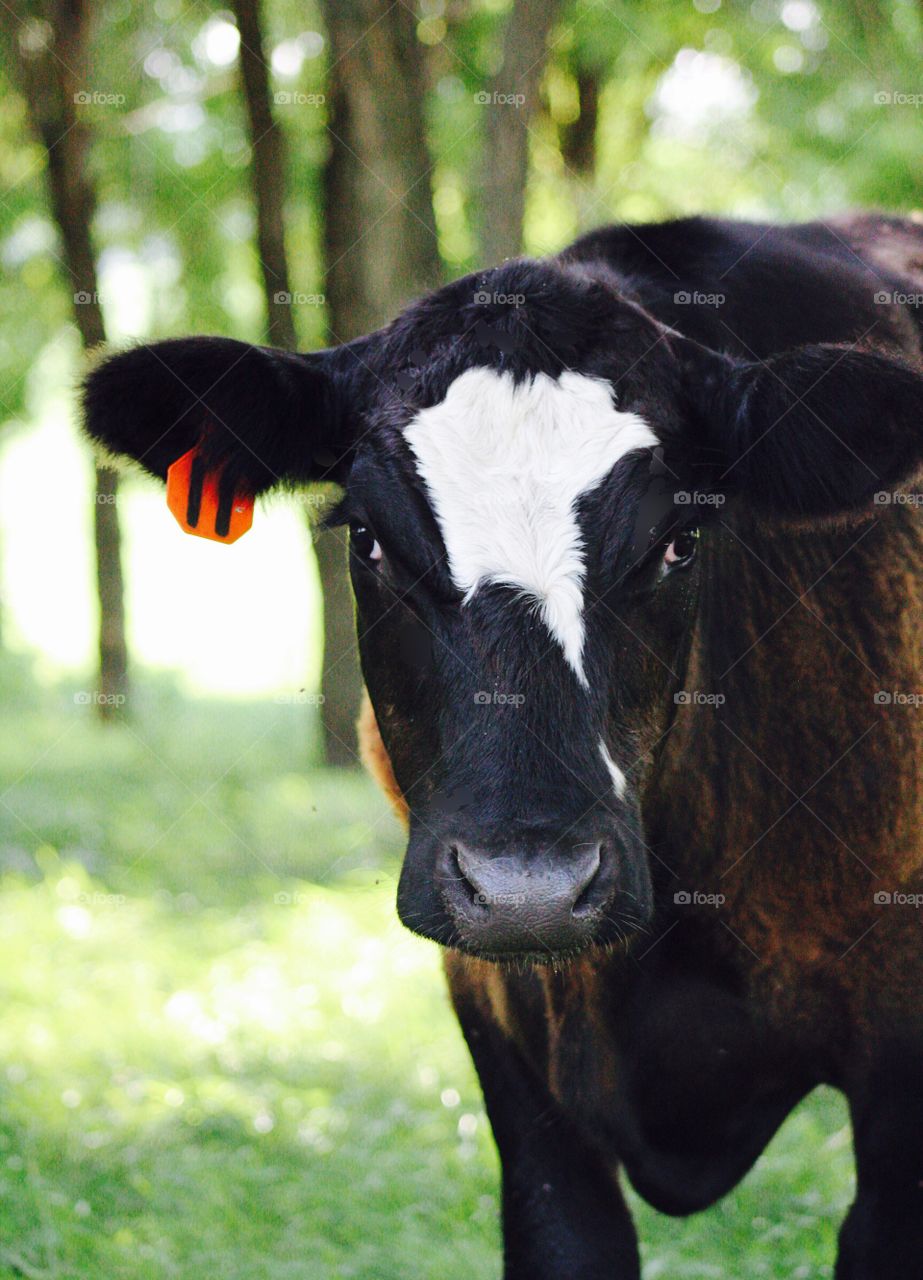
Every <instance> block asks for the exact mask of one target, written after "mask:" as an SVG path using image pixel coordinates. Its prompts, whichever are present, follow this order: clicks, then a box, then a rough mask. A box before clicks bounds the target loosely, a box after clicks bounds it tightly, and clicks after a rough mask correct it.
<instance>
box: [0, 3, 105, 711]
mask: <svg viewBox="0 0 923 1280" xmlns="http://www.w3.org/2000/svg"><path fill="white" fill-rule="evenodd" d="M20 9H21V10H22V12H23V14H24V16H25V17H26V19H27V21H26V22H23V23H21V22H20V21H19V19H18V18H16V16H15V15H14V14H13V13H12V12H11V11H10V10H5V14H6V16H5V18H0V21H4V22H5V23H7V24H10V23H13V24H14V27H13V30H12V34H13V35H15V37H16V38H17V40H18V43H19V48H20V53H21V57H20V59H19V66H20V67H21V69H22V76H23V86H24V92H25V97H26V102H27V106H28V110H29V116H30V119H31V122H32V125H33V128H34V129H35V131H36V133H37V134H38V136H39V137H40V139H41V141H42V143H43V144H44V147H45V152H46V158H47V175H48V192H49V198H50V202H51V211H52V215H53V217H54V220H55V223H56V224H57V227H58V232H59V234H60V237H61V243H62V249H63V254H62V257H61V264H62V266H63V267H64V268H65V270H66V273H67V279H68V286H69V288H70V289H71V294H72V298H73V311H74V320H75V323H76V325H77V329H78V331H79V333H80V338H81V342H82V343H83V346H84V348H85V349H87V350H89V349H90V348H92V347H95V346H98V345H99V344H100V343H102V342H105V340H106V331H105V327H104V323H103V313H102V307H101V306H100V301H99V289H98V284H97V277H96V259H95V256H94V253H93V243H92V234H91V227H92V221H93V213H94V210H95V203H96V195H95V191H94V189H93V185H92V182H91V181H90V178H89V176H88V173H87V155H88V151H89V144H90V135H89V130H88V129H87V128H86V126H85V125H84V124H83V123H82V121H81V120H80V119H79V117H78V114H77V109H76V95H77V94H78V93H79V92H80V91H81V90H82V89H83V88H84V87H85V85H86V83H87V78H86V76H85V74H84V69H85V67H86V42H85V36H86V25H87V12H86V7H85V4H84V2H83V0H51V2H50V3H44V4H39V3H33V4H23V5H21V6H20ZM95 499H96V500H95V508H94V533H95V543H96V579H97V584H98V591H99V688H98V690H97V697H96V699H95V703H96V707H97V709H98V712H99V715H100V716H101V717H102V719H103V720H109V719H112V718H114V717H115V716H116V715H117V714H118V713H119V712H120V711H121V709H122V707H123V706H124V703H125V700H126V696H127V692H128V649H127V645H126V641H125V612H124V602H123V601H124V596H123V582H122V559H121V544H122V539H121V529H120V524H119V512H118V475H117V474H116V473H115V472H114V471H112V470H111V469H110V468H108V467H97V468H96V494H95Z"/></svg>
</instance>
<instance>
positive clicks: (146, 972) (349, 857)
mask: <svg viewBox="0 0 923 1280" xmlns="http://www.w3.org/2000/svg"><path fill="white" fill-rule="evenodd" d="M0 694H2V696H0V748H2V750H0V794H2V804H0V866H2V868H3V870H2V875H0V901H2V904H3V927H2V929H0V1004H2V1008H3V1017H2V1018H0V1196H2V1202H3V1228H4V1229H3V1233H2V1241H0V1277H2V1278H3V1280H6V1277H10V1278H11V1280H12V1277H13V1276H17V1275H22V1274H25V1275H28V1276H36V1277H42V1278H43V1280H85V1277H87V1276H94V1277H95V1276H100V1277H102V1276H105V1277H107V1280H108V1278H109V1277H112V1278H113V1280H148V1278H149V1277H155V1276H156V1277H158V1280H160V1278H161V1277H176V1278H178V1280H195V1278H196V1277H198V1276H200V1275H203V1274H204V1275H220V1276H221V1277H222V1280H295V1277H298V1278H299V1280H300V1278H301V1277H304V1276H310V1277H311V1280H334V1278H335V1277H357V1278H358V1280H404V1278H405V1277H407V1276H410V1275H413V1276H427V1277H428V1276H438V1277H439V1278H440V1280H468V1278H469V1277H471V1276H485V1277H486V1276H497V1275H499V1257H500V1245H499V1235H498V1222H497V1214H498V1169H497V1161H496V1156H495V1152H494V1150H493V1146H492V1142H491V1139H490V1135H489V1130H488V1127H487V1123H486V1119H485V1117H484V1114H483V1108H482V1103H481V1099H480V1095H479V1091H478V1087H477V1082H476V1079H475V1077H474V1073H473V1070H472V1068H471V1066H470V1063H469V1061H468V1058H467V1054H466V1051H465V1049H464V1046H463V1044H462V1041H461V1036H460V1033H459V1031H458V1028H457V1025H456V1023H455V1021H454V1018H453V1017H452V1014H451V1012H450V1010H449V1007H448V1001H447V999H446V997H445V994H444V991H443V986H442V979H441V974H440V971H439V959H438V953H437V950H436V948H435V947H433V946H431V945H430V944H428V943H425V942H423V941H421V940H419V939H416V938H413V937H412V936H411V935H410V934H408V933H406V932H405V931H404V930H403V929H402V928H401V927H400V926H399V924H398V922H397V919H396V916H395V913H394V891H395V877H396V871H397V868H398V865H399V856H400V845H401V841H400V837H399V833H398V832H397V830H396V825H395V823H394V822H393V819H391V818H390V817H389V815H388V813H387V811H386V807H385V803H384V801H383V800H382V799H381V797H380V796H378V795H377V793H376V792H375V790H374V788H373V786H372V784H371V782H370V781H368V780H367V779H365V778H363V777H362V776H360V775H358V774H357V775H355V776H345V777H344V776H343V775H339V776H338V778H337V780H336V784H335V785H334V784H333V783H332V781H331V779H330V778H329V777H325V776H324V775H323V774H318V773H303V772H302V771H300V770H297V769H295V768H294V767H293V764H292V761H293V759H295V758H297V752H296V751H295V746H296V743H297V741H298V737H299V734H302V735H303V733H304V730H303V729H299V728H298V727H297V725H296V723H295V718H296V715H303V714H304V709H303V708H291V707H284V708H280V707H279V706H278V705H276V704H271V705H269V706H265V705H264V706H260V705H255V706H249V707H244V706H240V705H236V704H228V705H221V704H215V703H206V702H203V703H199V704H195V705H189V704H184V703H182V702H181V701H180V700H178V699H177V698H176V697H175V695H173V694H172V692H171V691H170V690H169V688H166V687H163V686H160V687H157V686H146V687H145V689H144V691H143V693H142V696H141V697H140V699H139V702H138V704H137V705H136V706H135V707H134V709H133V717H132V720H131V721H130V723H129V724H128V725H125V726H120V727H118V728H116V729H115V730H109V731H104V730H102V729H100V728H99V727H98V726H97V725H96V724H95V723H94V722H93V720H92V715H91V710H90V709H89V708H87V707H86V706H84V705H82V704H81V703H80V702H75V701H74V696H75V695H74V691H73V690H72V689H65V688H51V689H48V688H45V689H42V688H39V687H38V686H36V685H35V684H34V683H33V681H32V680H31V677H30V674H29V671H28V668H27V666H26V665H25V664H24V663H21V662H20V663H13V662H12V661H11V660H9V659H7V660H4V662H3V664H2V665H0ZM845 1123H846V1118H845V1112H844V1107H843V1105H842V1104H841V1102H840V1101H839V1100H838V1099H836V1098H834V1096H833V1095H832V1094H829V1093H824V1092H822V1093H820V1094H818V1095H816V1096H815V1097H814V1098H813V1099H812V1100H811V1101H810V1102H809V1103H808V1104H807V1105H806V1106H804V1107H802V1108H801V1109H800V1110H799V1112H798V1113H797V1114H796V1115H795V1116H794V1117H793V1118H792V1119H791V1120H790V1121H789V1122H788V1123H787V1125H786V1126H785V1128H784V1129H783V1131H782V1133H781V1134H780V1136H779V1137H778V1138H777V1139H776V1140H775V1142H774V1143H773V1144H772V1146H771V1148H770V1150H769V1151H768V1152H767V1154H766V1155H765V1156H764V1157H763V1158H762V1160H761V1161H760V1162H759V1165H758V1166H757V1168H756V1170H755V1171H754V1172H753V1173H752V1174H751V1175H750V1176H749V1177H748V1178H747V1180H746V1181H745V1183H744V1184H743V1186H742V1187H741V1188H739V1189H738V1190H737V1191H736V1192H735V1193H734V1194H733V1195H732V1196H730V1197H729V1198H728V1200H727V1201H725V1202H724V1203H723V1204H721V1205H720V1206H718V1207H717V1208H715V1209H713V1210H711V1211H710V1212H708V1213H706V1214H703V1215H701V1216H698V1217H696V1218H694V1219H691V1220H688V1221H682V1222H673V1221H669V1220H666V1219H664V1218H661V1217H659V1216H658V1215H656V1214H654V1213H653V1212H651V1211H650V1210H648V1209H646V1208H644V1207H643V1206H641V1207H640V1209H639V1227H640V1233H641V1236H642V1240H643V1241H644V1256H645V1264H646V1265H645V1273H644V1274H645V1277H646V1280H656V1277H670V1280H681V1278H683V1277H690V1278H691V1277H703V1276H715V1277H725V1276H730V1275H733V1276H739V1277H741V1280H750V1278H751V1277H760V1276H767V1277H779V1278H780V1280H781V1278H782V1277H785V1280H792V1278H793V1277H809V1278H810V1280H818V1278H819V1277H822V1276H824V1275H829V1264H830V1260H831V1259H832V1256H833V1248H834V1238H835V1233H836V1225H837V1221H838V1218H839V1217H840V1215H841V1214H842V1212H843V1210H844V1208H845V1206H846V1203H847V1201H848V1198H849V1194H850V1190H851V1185H850V1178H851V1174H850V1153H849V1143H848V1135H847V1131H846V1129H845ZM743 1258H746V1260H747V1262H746V1269H745V1270H744V1269H742V1268H743V1264H742V1262H741V1260H742V1259H743ZM13 1264H15V1266H14V1265H13Z"/></svg>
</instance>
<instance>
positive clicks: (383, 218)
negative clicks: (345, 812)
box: [315, 0, 441, 763]
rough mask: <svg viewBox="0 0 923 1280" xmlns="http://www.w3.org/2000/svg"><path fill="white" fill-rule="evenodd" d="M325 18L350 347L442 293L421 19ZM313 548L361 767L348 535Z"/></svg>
mask: <svg viewBox="0 0 923 1280" xmlns="http://www.w3.org/2000/svg"><path fill="white" fill-rule="evenodd" d="M324 13H325V20H326V24H327V31H328V34H329V37H330V57H331V62H330V68H329V73H328V99H329V101H328V107H329V111H330V125H329V135H330V150H329V153H328V158H327V162H326V165H325V168H324V258H325V289H326V295H327V316H328V323H329V330H330V340H331V342H344V341H347V340H348V339H350V338H353V337H356V336H357V335H358V334H360V333H366V332H368V331H369V330H371V329H376V328H378V326H379V325H381V324H384V323H385V322H386V321H387V320H389V319H390V318H391V317H392V316H394V315H395V314H396V313H397V312H398V311H399V310H400V309H401V307H403V306H404V305H405V304H406V303H407V302H409V301H410V300H411V299H413V298H415V297H418V296H419V295H420V294H421V293H424V292H426V290H428V289H431V288H433V287H434V286H435V285H436V284H438V283H439V279H440V276H441V264H440V258H439V249H438V242H437V237H436V222H435V217H434V214H433V201H432V189H431V183H430V169H431V160H430V156H429V150H428V147H427V143H426V128H425V120H424V114H423V103H424V100H425V91H426V85H425V76H424V66H423V56H422V48H421V46H420V44H419V42H418V40H417V37H416V21H415V19H414V15H413V13H412V12H411V11H410V10H409V8H408V7H407V6H405V5H403V4H396V5H392V6H390V8H388V9H387V10H386V11H385V12H384V13H383V12H382V6H381V5H380V4H377V3H375V0H326V3H325V5H324ZM385 103H393V104H395V107H394V109H390V110H386V109H384V107H383V104H385ZM315 548H316V551H317V558H318V564H319V566H320V568H321V577H322V580H323V582H324V599H325V602H326V601H329V602H330V603H329V605H328V606H327V611H326V613H325V629H324V631H325V634H324V641H325V643H324V670H323V676H322V691H323V694H324V698H325V703H324V710H325V713H326V722H325V726H326V728H327V732H328V741H327V749H328V754H329V758H330V759H331V760H332V761H334V762H337V763H339V762H342V761H343V760H344V756H346V757H347V758H349V759H350V760H352V759H354V753H353V743H354V737H355V731H354V725H355V719H356V714H357V711H358V705H359V696H360V692H361V678H360V677H359V674H358V663H357V660H356V643H355V629H354V626H353V606H352V598H351V595H350V593H349V590H348V587H347V584H346V580H345V573H344V566H345V563H346V541H345V536H344V533H343V531H342V530H340V529H333V530H329V531H327V532H324V533H321V534H319V536H318V538H317V541H316V543H315ZM353 673H355V678H354V676H353ZM347 733H348V738H347ZM347 753H348V755H347Z"/></svg>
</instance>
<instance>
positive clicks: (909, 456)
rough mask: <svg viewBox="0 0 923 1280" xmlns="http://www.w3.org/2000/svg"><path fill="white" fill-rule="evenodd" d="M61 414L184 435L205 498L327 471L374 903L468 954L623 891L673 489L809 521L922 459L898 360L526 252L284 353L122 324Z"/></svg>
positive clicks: (688, 616) (158, 462) (544, 933)
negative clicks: (125, 339)
mask: <svg viewBox="0 0 923 1280" xmlns="http://www.w3.org/2000/svg"><path fill="white" fill-rule="evenodd" d="M85 408H86V423H87V428H88V431H89V433H90V435H91V436H92V437H93V438H94V439H96V440H97V441H100V442H102V444H104V445H105V446H106V447H107V448H108V449H109V450H110V451H112V452H114V453H118V454H127V455H129V456H131V457H132V458H135V459H137V460H138V461H139V462H140V463H141V464H142V465H143V466H144V467H146V468H147V469H148V470H149V471H151V472H153V473H154V474H155V475H158V476H161V477H163V475H164V473H165V471H166V468H167V467H168V466H169V464H170V463H172V462H173V461H174V460H175V459H176V458H177V457H179V456H180V455H181V454H183V453H184V452H186V451H187V450H188V449H190V448H192V447H193V446H195V445H200V446H201V449H202V452H203V454H204V456H205V458H206V461H207V465H208V466H209V467H211V468H214V469H217V470H218V471H219V472H220V473H221V474H222V476H223V481H222V483H223V485H224V488H225V491H226V493H228V494H230V493H231V492H233V491H235V490H237V491H240V490H249V491H250V492H252V493H254V494H259V493H262V492H264V491H266V490H268V489H270V488H272V487H273V486H276V485H283V484H288V485H309V484H312V483H315V482H317V481H320V480H335V481H336V482H338V483H339V484H340V485H341V486H342V487H343V491H344V498H343V502H342V504H341V507H340V509H339V513H338V518H339V519H340V520H341V521H342V522H343V523H344V524H348V525H349V528H350V530H351V548H352V550H351V572H352V579H353V586H354V590H355V595H356V601H357V615H358V634H359V644H360V650H361V657H362V666H363V671H364V674H365V679H366V682H367V684H368V688H369V691H370V694H371V698H372V701H373V704H374V707H375V711H376V714H377V717H378V722H379V725H380V729H381V733H382V737H383V740H384V743H385V746H386V748H387V751H388V753H389V755H390V758H391V761H392V764H393V768H394V772H395V775H396V778H397V780H398V783H399V785H400V787H401V789H402V791H403V793H404V795H405V797H406V799H407V802H408V804H409V807H410V813H411V823H410V838H409V846H408V850H407V855H406V859H405V863H404V867H403V872H402V875H401V881H400V888H399V894H398V909H399V911H400V915H401V917H402V919H403V920H404V922H405V923H406V924H407V925H409V926H410V927H411V928H412V929H414V930H416V931H417V932H418V933H421V934H424V935H425V936H428V937H431V938H435V939H437V940H438V941H440V942H442V943H445V944H448V945H451V946H458V947H461V948H463V949H466V950H469V951H472V952H475V953H477V954H481V955H489V956H509V955H520V956H522V955H530V956H532V957H535V958H548V957H550V956H558V955H562V954H567V953H571V952H574V951H577V950H579V949H581V948H583V947H585V946H588V945H590V944H591V943H606V942H609V941H612V940H613V939H615V938H617V937H618V936H619V935H621V934H623V933H625V932H626V931H630V930H631V929H632V928H634V927H636V926H638V925H640V924H642V923H643V922H644V921H645V920H646V919H647V918H648V916H649V914H650V911H651V888H650V876H649V868H648V861H647V857H648V855H647V851H646V848H645V843H644V831H643V827H642V824H641V818H640V798H641V796H642V795H643V791H644V787H645V782H646V778H647V776H648V773H649V770H650V768H651V766H652V761H653V760H654V759H655V753H656V746H657V743H658V740H659V739H660V737H661V736H662V735H663V734H664V732H665V730H666V729H667V727H668V724H669V720H670V715H671V712H672V710H673V693H674V691H675V690H676V689H677V688H679V687H680V682H681V679H682V672H683V667H684V662H685V658H686V651H687V649H688V646H689V641H690V636H691V633H692V619H693V616H694V612H695V607H696V598H697V582H698V577H699V574H700V572H701V570H700V566H699V560H700V559H701V558H703V557H702V556H700V554H699V552H700V542H699V531H698V529H697V528H696V525H697V523H698V522H699V520H698V515H699V513H700V512H701V511H702V510H703V509H704V510H708V509H709V507H708V505H707V504H703V503H701V502H695V501H688V500H687V501H684V500H683V495H687V496H688V495H690V494H692V495H695V494H699V495H702V494H704V493H711V494H717V493H720V494H727V495H729V496H730V495H731V494H732V493H733V496H734V498H735V500H736V501H738V502H748V503H751V504H753V505H754V506H757V507H759V508H760V509H762V511H763V512H764V513H766V516H767V518H770V519H772V518H778V519H780V520H783V519H790V518H797V519H800V520H814V519H816V520H823V519H828V518H830V517H832V516H836V515H840V514H848V513H854V512H860V511H861V510H862V509H863V508H865V507H866V506H868V505H869V504H870V503H871V501H872V495H873V494H874V493H875V492H876V491H877V490H880V489H884V488H887V487H889V486H893V485H895V484H897V483H899V482H900V481H902V480H904V479H906V478H907V477H908V476H909V475H910V474H912V473H913V471H914V470H915V469H916V467H917V466H918V465H919V462H920V458H921V452H923V430H921V427H923V382H921V380H920V378H919V377H918V375H917V374H915V373H914V372H913V371H911V370H909V369H908V368H905V367H904V366H902V365H899V364H897V363H894V362H891V361H889V360H887V359H885V358H883V357H881V356H878V355H874V354H871V353H865V352H857V351H851V350H847V349H844V348H836V347H823V346H818V347H812V348H802V349H800V350H796V351H794V352H791V353H790V354H787V355H782V356H779V357H778V358H775V359H773V360H771V361H769V362H768V363H762V362H757V363H749V364H748V363H742V362H740V361H738V360H735V359H731V358H730V357H728V356H725V355H722V354H719V353H717V352H714V351H709V350H706V349H704V348H702V347H700V346H698V345H696V344H694V343H692V342H690V341H688V340H687V339H685V338H683V337H681V336H680V335H678V334H676V333H674V332H672V331H670V330H667V329H665V328H664V327H663V326H662V325H660V324H659V323H657V322H656V321H655V320H654V319H653V318H652V317H651V316H650V315H648V314H647V313H646V312H645V311H644V310H643V309H641V308H640V307H639V306H638V305H636V304H635V303H634V302H632V301H631V300H630V299H629V298H627V297H626V296H625V295H624V294H623V293H620V292H619V290H618V288H617V287H616V285H615V283H614V282H613V281H612V279H611V278H608V277H607V276H606V275H605V273H604V270H603V269H600V272H599V273H598V274H596V275H594V274H593V273H592V272H589V271H587V270H586V269H585V268H584V269H580V270H577V269H575V268H566V267H564V266H562V265H561V264H559V263H555V262H543V263H538V262H531V261H517V262H511V263H508V264H506V265H505V266H503V267H501V268H498V269H496V270H494V271H491V272H488V273H485V274H482V275H480V276H477V277H469V278H467V279H463V280H460V281H457V282H456V283H454V284H452V285H449V286H447V287H445V288H443V289H440V290H439V291H438V292H436V293H434V294H433V295H432V296H430V297H428V298H426V299H424V300H422V301H420V302H418V303H416V304H414V305H413V306H411V307H410V308H409V309H408V310H407V311H406V312H405V313H404V314H403V315H401V316H400V317H399V318H398V319H397V320H396V321H395V322H394V323H393V324H392V325H390V326H389V327H388V328H386V329H384V330H382V331H380V332H378V333H375V334H372V335H370V336H369V337H367V338H363V339H359V340H357V341H356V342H353V343H351V344H348V345H346V346H343V347H340V348H337V349H334V350H330V351H322V352H318V353H314V354H311V355H297V354H293V353H287V352H279V351H273V350H269V349H265V348H259V347H252V346H248V345H246V344H244V343H240V342H234V341H230V340H227V339H222V338H190V339H181V340H175V341H169V342H162V343H158V344H156V345H154V346H148V347H143V346H142V347H137V348H135V349H133V350H129V351H127V352H124V353H123V354H120V355H117V356H115V357H114V358H112V359H110V360H108V361H106V362H105V363H102V364H101V365H99V366H98V367H97V368H96V369H95V371H94V372H93V373H92V374H91V375H90V377H89V378H88V381H87V385H86V391H85ZM677 495H679V496H677ZM701 541H702V548H701V549H702V550H703V551H704V549H706V548H707V543H708V530H707V529H706V530H704V531H703V534H702V540H701ZM728 607H729V608H733V602H729V605H728Z"/></svg>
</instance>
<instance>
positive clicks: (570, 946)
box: [439, 840, 614, 955]
mask: <svg viewBox="0 0 923 1280" xmlns="http://www.w3.org/2000/svg"><path fill="white" fill-rule="evenodd" d="M439 861H440V863H441V864H442V866H441V867H440V868H439V871H440V872H441V874H440V875H439V884H440V887H441V890H442V897H443V901H444V902H445V906H446V909H447V911H448V913H449V915H450V916H451V917H452V919H453V921H454V923H455V926H456V928H457V929H458V932H459V934H460V935H461V937H462V939H463V941H464V945H465V947H466V949H470V950H474V951H477V952H480V953H482V954H486V955H509V954H519V955H522V954H525V953H531V954H536V953H543V952H546V953H553V954H560V953H561V952H567V951H571V950H574V949H576V948H578V947H580V946H582V945H584V944H586V943H587V942H588V941H589V940H590V939H591V938H592V936H593V934H594V933H595V932H596V930H597V928H598V926H599V924H600V921H601V919H602V917H603V915H604V912H605V908H606V906H607V905H608V903H609V902H610V900H611V898H612V895H613V892H614V885H613V879H614V877H613V875H612V874H611V868H610V866H609V863H610V862H611V854H610V852H609V850H608V846H607V844H606V843H605V842H603V841H596V840H594V841H589V842H586V843H581V844H577V845H573V846H570V847H566V846H563V847H562V846H561V845H560V844H558V845H555V846H552V847H546V848H541V849H536V850H531V851H529V852H521V851H519V850H515V851H511V852H506V851H499V852H497V851H488V850H485V849H478V848H473V847H472V846H471V845H469V844H463V843H460V842H458V841H454V842H452V843H447V844H445V845H443V847H442V849H441V850H440V856H439Z"/></svg>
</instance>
